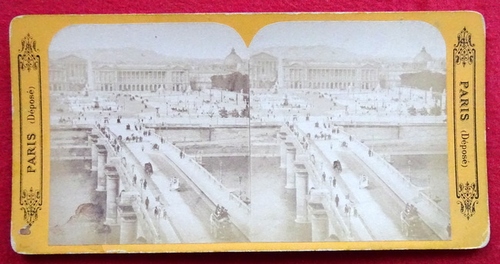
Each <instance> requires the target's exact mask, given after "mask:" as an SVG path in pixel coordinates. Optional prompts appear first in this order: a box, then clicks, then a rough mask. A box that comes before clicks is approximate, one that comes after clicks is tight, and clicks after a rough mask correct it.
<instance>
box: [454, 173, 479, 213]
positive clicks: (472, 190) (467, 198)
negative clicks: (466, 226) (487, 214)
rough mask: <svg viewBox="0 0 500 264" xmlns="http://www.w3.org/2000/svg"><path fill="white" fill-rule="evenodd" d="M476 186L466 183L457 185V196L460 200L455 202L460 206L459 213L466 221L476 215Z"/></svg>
mask: <svg viewBox="0 0 500 264" xmlns="http://www.w3.org/2000/svg"><path fill="white" fill-rule="evenodd" d="M476 193H477V185H476V184H475V183H469V182H466V183H465V184H463V183H460V184H459V185H458V195H459V197H460V199H461V200H459V201H458V202H457V204H460V213H462V214H463V215H464V216H465V217H466V218H467V220H469V219H470V218H471V217H472V216H474V214H475V213H476V204H477V203H478V201H477V197H476Z"/></svg>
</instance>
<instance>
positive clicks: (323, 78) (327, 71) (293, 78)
mask: <svg viewBox="0 0 500 264" xmlns="http://www.w3.org/2000/svg"><path fill="white" fill-rule="evenodd" d="M283 70H284V84H283V88H289V89H342V90H343V89H347V88H349V87H354V88H361V89H374V88H376V87H377V85H378V84H379V74H380V70H379V66H377V65H370V64H357V63H335V62H314V61H289V60H284V62H283Z"/></svg>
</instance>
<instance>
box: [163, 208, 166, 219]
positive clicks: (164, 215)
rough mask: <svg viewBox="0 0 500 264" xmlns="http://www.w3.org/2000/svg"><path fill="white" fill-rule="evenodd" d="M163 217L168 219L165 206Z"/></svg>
mask: <svg viewBox="0 0 500 264" xmlns="http://www.w3.org/2000/svg"><path fill="white" fill-rule="evenodd" d="M163 219H164V220H167V210H166V209H165V208H163Z"/></svg>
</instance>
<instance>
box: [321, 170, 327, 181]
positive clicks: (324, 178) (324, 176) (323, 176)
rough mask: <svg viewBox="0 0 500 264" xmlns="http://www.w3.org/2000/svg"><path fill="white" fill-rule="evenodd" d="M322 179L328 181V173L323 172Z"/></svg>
mask: <svg viewBox="0 0 500 264" xmlns="http://www.w3.org/2000/svg"><path fill="white" fill-rule="evenodd" d="M321 177H322V178H323V182H324V181H325V180H326V173H325V172H323V174H321Z"/></svg>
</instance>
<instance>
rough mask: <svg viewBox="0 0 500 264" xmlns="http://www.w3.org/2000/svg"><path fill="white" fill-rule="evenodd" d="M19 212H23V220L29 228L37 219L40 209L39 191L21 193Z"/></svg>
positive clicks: (40, 195)
mask: <svg viewBox="0 0 500 264" xmlns="http://www.w3.org/2000/svg"><path fill="white" fill-rule="evenodd" d="M21 205H22V207H21V210H23V211H24V220H25V221H26V223H28V225H29V226H31V225H32V224H33V223H34V222H35V221H36V220H37V219H38V211H40V210H41V209H42V207H41V206H42V193H41V192H40V190H33V188H30V190H29V191H28V190H26V189H25V190H23V191H22V193H21Z"/></svg>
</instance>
